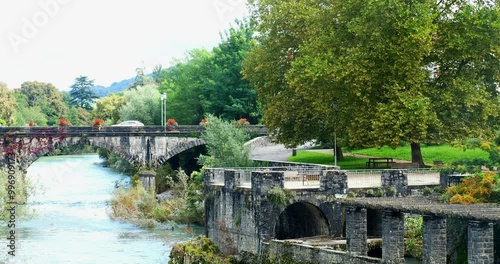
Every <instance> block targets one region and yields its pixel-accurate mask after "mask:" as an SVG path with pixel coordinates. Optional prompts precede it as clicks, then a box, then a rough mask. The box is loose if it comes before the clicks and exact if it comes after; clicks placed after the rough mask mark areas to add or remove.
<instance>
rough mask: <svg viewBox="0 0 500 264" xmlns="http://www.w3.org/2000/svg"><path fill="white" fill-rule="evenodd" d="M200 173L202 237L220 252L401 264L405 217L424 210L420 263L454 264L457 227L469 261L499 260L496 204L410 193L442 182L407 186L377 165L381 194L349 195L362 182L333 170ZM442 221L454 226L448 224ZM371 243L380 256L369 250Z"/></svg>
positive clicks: (399, 175)
mask: <svg viewBox="0 0 500 264" xmlns="http://www.w3.org/2000/svg"><path fill="white" fill-rule="evenodd" d="M205 173H206V174H205V194H206V200H205V217H206V236H207V237H209V238H211V239H212V240H213V241H215V242H216V243H217V244H218V245H219V246H220V247H221V248H222V249H223V250H224V251H225V252H226V253H239V254H242V255H244V256H245V254H246V253H251V254H250V255H251V256H256V257H257V258H259V259H260V260H262V259H263V258H267V259H268V260H270V261H271V263H273V261H275V262H276V263H289V262H286V260H284V259H286V258H289V259H293V260H294V261H297V262H299V263H343V264H344V263H353V264H354V263H356V264H357V263H404V261H405V260H404V252H405V251H404V222H405V217H406V216H410V217H412V216H415V215H423V263H447V261H451V262H448V263H456V262H454V261H455V259H453V258H454V256H452V254H450V253H449V252H451V251H452V248H453V246H454V244H456V242H457V240H459V239H463V238H460V237H459V236H458V235H457V231H456V230H458V229H460V228H462V227H464V228H463V229H464V230H465V231H464V232H465V233H468V234H467V236H466V239H467V243H466V244H467V248H468V250H467V259H468V263H491V264H493V263H500V262H499V256H498V255H496V256H495V253H494V251H495V250H498V243H497V244H496V245H495V244H494V228H493V227H494V225H495V224H496V225H498V224H499V221H500V206H498V205H483V204H481V205H456V204H444V203H441V202H438V201H436V200H432V199H429V198H426V197H423V196H412V195H411V194H412V193H413V194H415V193H418V190H419V189H422V188H423V187H435V186H439V184H440V182H441V183H442V182H443V181H444V180H443V179H441V180H439V179H438V180H437V181H435V180H433V181H432V182H431V183H430V184H429V185H422V184H420V185H415V186H411V184H410V185H409V184H408V174H409V172H408V171H407V170H382V171H379V175H378V181H379V182H380V185H379V186H380V188H379V190H382V191H383V192H384V193H385V195H383V196H385V197H380V198H375V197H371V198H348V197H347V195H346V194H347V193H349V192H352V191H360V190H363V188H365V189H364V190H366V187H365V186H360V187H356V186H350V185H349V182H351V181H350V180H349V177H355V176H356V175H354V176H352V175H351V176H350V175H349V172H348V171H347V172H346V171H341V170H338V169H337V168H334V167H327V166H310V167H307V168H302V167H296V166H295V167H294V166H292V165H288V166H283V167H268V168H233V169H231V168H227V169H207V170H206V171H205ZM433 173H434V172H428V173H427V174H433ZM420 174H421V175H423V174H425V173H423V172H421V173H420ZM446 180H448V179H446ZM354 189H357V190H354ZM412 189H413V191H412ZM388 196H389V197H388ZM457 221H458V224H457ZM448 223H451V224H452V226H450V227H448V228H447V224H448ZM311 241H312V242H311ZM376 243H379V244H378V245H379V246H378V249H379V250H380V252H378V253H377V252H372V251H373V248H374V247H373V245H372V244H375V245H376ZM380 244H381V245H380ZM495 246H496V248H495ZM370 249H372V250H370ZM279 259H281V260H280V261H284V262H279V261H278V260H279Z"/></svg>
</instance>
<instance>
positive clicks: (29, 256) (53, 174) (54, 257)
mask: <svg viewBox="0 0 500 264" xmlns="http://www.w3.org/2000/svg"><path fill="white" fill-rule="evenodd" d="M101 162H102V160H101V159H99V157H98V156H97V155H96V154H86V155H70V156H52V157H42V158H40V159H39V160H38V161H36V162H35V163H33V164H32V165H31V166H30V167H29V169H28V173H27V177H28V178H29V179H31V180H32V181H33V182H34V183H35V186H36V190H37V191H36V194H35V195H33V196H32V197H31V198H30V199H29V208H30V209H32V210H34V214H33V217H31V218H30V219H26V220H22V219H20V220H18V222H17V224H16V229H15V232H16V256H14V257H12V256H9V255H7V253H6V252H7V250H6V248H7V247H6V245H7V243H8V240H6V239H2V240H0V241H4V243H1V244H0V248H1V250H0V253H1V256H0V263H20V264H21V263H22V264H30V263H33V264H44V263H51V264H57V263H77V264H79V263H82V264H83V263H86V264H87V263H88V264H95V263H111V264H113V263H120V264H122V263H123V264H127V263H130V264H136V263H155V264H156V263H168V255H169V252H170V249H171V248H172V245H173V244H174V243H176V242H183V241H186V240H188V239H190V238H192V237H195V236H198V235H200V234H202V231H203V229H202V228H201V227H197V228H195V229H194V230H191V231H189V232H183V230H185V228H183V227H182V226H181V227H177V228H175V229H174V230H170V228H168V227H159V228H155V229H144V228H139V227H137V226H135V225H132V224H129V223H125V222H120V221H114V220H111V219H110V217H109V214H108V210H109V201H110V199H111V196H112V192H113V190H114V189H115V183H116V182H117V181H118V182H122V183H124V184H128V183H127V181H128V180H127V179H128V177H126V176H124V175H122V174H120V173H116V172H114V171H112V170H111V169H109V168H105V167H103V166H102V165H101ZM0 228H1V233H2V237H6V235H7V234H6V232H7V230H6V229H7V226H6V225H4V226H2V227H0ZM2 260H3V261H2Z"/></svg>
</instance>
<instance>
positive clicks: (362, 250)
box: [345, 206, 368, 256]
mask: <svg viewBox="0 0 500 264" xmlns="http://www.w3.org/2000/svg"><path fill="white" fill-rule="evenodd" d="M345 213H346V231H345V232H346V239H347V251H348V252H349V253H350V254H353V255H362V256H366V254H367V253H368V244H367V239H368V237H367V234H368V232H367V221H366V208H360V207H352V206H349V207H347V208H346V209H345Z"/></svg>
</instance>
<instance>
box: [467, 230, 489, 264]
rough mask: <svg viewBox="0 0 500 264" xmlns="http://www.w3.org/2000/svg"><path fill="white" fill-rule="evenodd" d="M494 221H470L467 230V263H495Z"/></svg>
mask: <svg viewBox="0 0 500 264" xmlns="http://www.w3.org/2000/svg"><path fill="white" fill-rule="evenodd" d="M494 257H495V256H494V244H493V223H491V222H479V221H469V227H468V231H467V263H468V264H493V263H494V262H495V258H494Z"/></svg>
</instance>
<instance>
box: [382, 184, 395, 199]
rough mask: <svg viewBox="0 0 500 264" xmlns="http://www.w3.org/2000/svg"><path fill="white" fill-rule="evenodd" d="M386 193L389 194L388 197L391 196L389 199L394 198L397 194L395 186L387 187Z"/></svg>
mask: <svg viewBox="0 0 500 264" xmlns="http://www.w3.org/2000/svg"><path fill="white" fill-rule="evenodd" d="M385 191H386V193H387V196H389V197H393V196H395V195H396V193H397V190H396V187H394V186H389V187H387V188H386V190H385Z"/></svg>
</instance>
